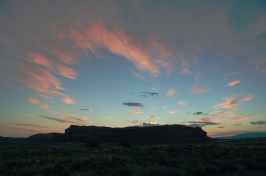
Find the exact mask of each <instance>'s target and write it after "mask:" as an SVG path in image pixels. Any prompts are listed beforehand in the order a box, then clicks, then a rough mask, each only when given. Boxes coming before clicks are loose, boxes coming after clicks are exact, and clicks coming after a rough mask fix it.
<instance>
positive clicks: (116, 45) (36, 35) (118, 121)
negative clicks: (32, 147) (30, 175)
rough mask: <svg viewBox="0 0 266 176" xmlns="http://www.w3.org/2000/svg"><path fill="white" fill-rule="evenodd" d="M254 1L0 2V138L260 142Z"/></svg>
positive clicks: (262, 117) (261, 35)
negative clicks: (153, 126)
mask: <svg viewBox="0 0 266 176" xmlns="http://www.w3.org/2000/svg"><path fill="white" fill-rule="evenodd" d="M265 20H266V3H265V1H259V0H255V1H245V0H232V1H191V0H189V1H163V0H157V1H154V0H150V1H149V0H148V1H143V0H138V1H115V0H114V1H113V0H110V1H101V0H99V1H78V2H73V1H27V2H21V1H8V0H5V1H1V2H0V24H1V26H0V30H1V33H0V69H1V77H0V91H1V98H0V108H1V112H0V135H1V136H12V137H26V136H29V135H32V134H36V133H48V132H64V129H66V128H68V127H69V126H70V125H71V124H75V125H96V126H110V127H125V126H132V125H141V124H142V123H144V122H145V123H158V124H160V125H164V124H184V125H189V126H201V127H202V128H203V129H204V130H205V131H207V132H208V135H209V136H211V137H217V136H227V135H233V134H238V133H242V132H249V131H265V130H266V126H265V125H266V110H265V108H264V107H265V103H266V101H265V100H266V95H265V90H266V81H265V77H266V57H265V56H266V37H265V36H266V23H265Z"/></svg>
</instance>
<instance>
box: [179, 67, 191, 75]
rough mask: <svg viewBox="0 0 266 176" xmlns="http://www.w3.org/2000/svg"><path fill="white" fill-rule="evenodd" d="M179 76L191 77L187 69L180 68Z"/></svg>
mask: <svg viewBox="0 0 266 176" xmlns="http://www.w3.org/2000/svg"><path fill="white" fill-rule="evenodd" d="M180 74H182V75H191V74H192V73H191V71H190V70H189V69H188V68H182V69H181V71H180Z"/></svg>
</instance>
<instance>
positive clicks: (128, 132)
mask: <svg viewBox="0 0 266 176" xmlns="http://www.w3.org/2000/svg"><path fill="white" fill-rule="evenodd" d="M125 139H126V140H129V141H131V142H132V143H140V144H141V143H162V142H166V143H174V142H181V141H204V140H208V139H209V138H208V137H207V133H206V132H205V131H203V130H202V129H201V128H200V127H196V128H193V127H188V126H184V125H163V126H154V127H126V128H109V127H96V126H75V125H71V126H70V127H69V128H67V129H66V130H65V134H64V135H63V140H65V141H72V142H86V141H92V140H93V141H97V142H100V143H117V142H120V141H121V140H125Z"/></svg>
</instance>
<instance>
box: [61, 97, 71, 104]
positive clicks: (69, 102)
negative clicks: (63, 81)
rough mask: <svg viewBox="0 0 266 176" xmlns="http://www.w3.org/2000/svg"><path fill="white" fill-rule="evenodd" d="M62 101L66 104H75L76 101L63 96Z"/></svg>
mask: <svg viewBox="0 0 266 176" xmlns="http://www.w3.org/2000/svg"><path fill="white" fill-rule="evenodd" d="M62 99H63V102H64V103H65V104H74V100H73V99H72V98H71V97H68V96H66V95H63V98H62Z"/></svg>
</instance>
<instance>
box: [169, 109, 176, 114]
mask: <svg viewBox="0 0 266 176" xmlns="http://www.w3.org/2000/svg"><path fill="white" fill-rule="evenodd" d="M169 114H177V110H173V109H171V110H169Z"/></svg>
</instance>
